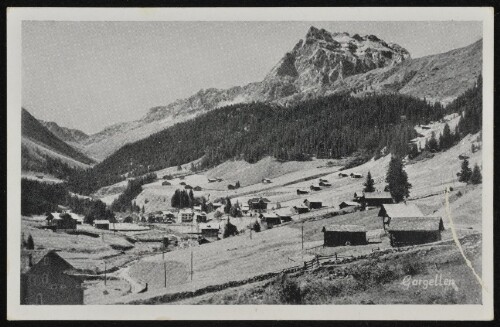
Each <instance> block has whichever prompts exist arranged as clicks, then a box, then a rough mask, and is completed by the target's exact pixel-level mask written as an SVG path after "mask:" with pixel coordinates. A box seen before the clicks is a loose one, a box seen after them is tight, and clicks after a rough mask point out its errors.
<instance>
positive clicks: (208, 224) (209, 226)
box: [198, 223, 220, 230]
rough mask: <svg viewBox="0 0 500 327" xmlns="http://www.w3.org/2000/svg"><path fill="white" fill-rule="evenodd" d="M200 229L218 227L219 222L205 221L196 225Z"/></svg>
mask: <svg viewBox="0 0 500 327" xmlns="http://www.w3.org/2000/svg"><path fill="white" fill-rule="evenodd" d="M198 226H199V228H200V230H203V229H220V224H219V223H206V224H199V225H198Z"/></svg>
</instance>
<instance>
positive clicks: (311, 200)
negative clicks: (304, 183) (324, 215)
mask: <svg viewBox="0 0 500 327" xmlns="http://www.w3.org/2000/svg"><path fill="white" fill-rule="evenodd" d="M306 201H308V202H309V203H323V200H320V199H305V200H304V202H306Z"/></svg>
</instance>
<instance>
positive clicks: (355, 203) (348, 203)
mask: <svg viewBox="0 0 500 327" xmlns="http://www.w3.org/2000/svg"><path fill="white" fill-rule="evenodd" d="M342 203H345V204H346V205H348V206H354V207H359V206H361V204H359V203H358V202H354V201H343V202H342ZM342 203H340V204H342Z"/></svg>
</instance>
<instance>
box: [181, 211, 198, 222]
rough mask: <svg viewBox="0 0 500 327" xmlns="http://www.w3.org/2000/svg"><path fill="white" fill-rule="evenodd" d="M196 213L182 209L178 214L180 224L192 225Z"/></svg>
mask: <svg viewBox="0 0 500 327" xmlns="http://www.w3.org/2000/svg"><path fill="white" fill-rule="evenodd" d="M193 217H194V211H193V210H191V209H181V210H179V213H178V214H177V222H178V223H190V222H192V221H193Z"/></svg>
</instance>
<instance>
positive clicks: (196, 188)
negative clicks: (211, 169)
mask: <svg viewBox="0 0 500 327" xmlns="http://www.w3.org/2000/svg"><path fill="white" fill-rule="evenodd" d="M193 190H195V191H198V192H199V191H201V190H202V188H201V186H195V187H193Z"/></svg>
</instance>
